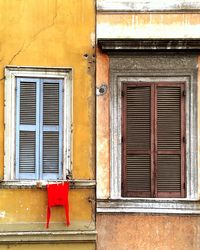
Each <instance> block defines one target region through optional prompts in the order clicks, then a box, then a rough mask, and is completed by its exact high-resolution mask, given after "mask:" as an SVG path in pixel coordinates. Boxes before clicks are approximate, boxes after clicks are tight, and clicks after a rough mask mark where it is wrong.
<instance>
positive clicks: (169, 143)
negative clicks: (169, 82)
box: [157, 86, 181, 150]
mask: <svg viewBox="0 0 200 250" xmlns="http://www.w3.org/2000/svg"><path fill="white" fill-rule="evenodd" d="M180 96H181V88H180V87H170V86H166V87H158V88H157V119H158V121H157V123H158V132H157V136H158V143H157V146H158V150H170V149H172V148H173V149H177V150H178V149H180V147H181V136H180V131H181V109H180V106H181V104H180Z"/></svg>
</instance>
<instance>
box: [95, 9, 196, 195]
mask: <svg viewBox="0 0 200 250" xmlns="http://www.w3.org/2000/svg"><path fill="white" fill-rule="evenodd" d="M96 25H97V39H98V38H167V37H168V38H184V37H189V38H191V37H192V38H195V37H196V38H199V37H200V34H199V32H198V30H200V14H191V13H185V14H158V13H157V14H156V13H146V14H135V13H132V14H131V13H124V14H122V13H121V14H120V13H116V14H114V13H112V14H111V13H105V12H104V13H101V12H99V13H97V24H96ZM108 60H109V58H108V56H107V55H106V54H105V53H102V52H101V51H100V50H97V66H96V67H97V74H96V84H97V86H100V85H101V84H102V83H105V84H107V85H108V90H109V84H110V83H109V63H108ZM109 109H110V106H109V91H108V92H107V93H106V94H105V95H104V96H100V97H97V106H96V110H97V144H96V145H97V183H99V185H97V197H98V198H108V197H109V195H110V190H109V187H110V173H109V168H110V166H109V157H110V155H109V152H110V144H109V130H110V123H109V116H110V113H109ZM102 145H103V146H102ZM199 152H200V150H199ZM102 156H103V157H102Z"/></svg>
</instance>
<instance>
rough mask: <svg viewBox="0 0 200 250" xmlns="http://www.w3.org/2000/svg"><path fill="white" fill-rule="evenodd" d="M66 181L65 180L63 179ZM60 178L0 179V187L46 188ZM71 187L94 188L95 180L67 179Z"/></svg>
mask: <svg viewBox="0 0 200 250" xmlns="http://www.w3.org/2000/svg"><path fill="white" fill-rule="evenodd" d="M63 181H66V180H63ZM61 182H62V180H59V181H56V180H55V181H54V180H52V181H42V180H38V181H25V180H23V181H17V180H15V181H1V182H0V189H12V188H13V189H15V188H19V189H20V188H23V189H34V188H41V189H44V188H46V185H47V184H49V183H61ZM69 182H70V188H71V189H76V188H77V189H80V188H95V186H96V181H95V180H69Z"/></svg>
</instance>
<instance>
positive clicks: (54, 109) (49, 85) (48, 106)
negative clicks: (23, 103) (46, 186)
mask: <svg viewBox="0 0 200 250" xmlns="http://www.w3.org/2000/svg"><path fill="white" fill-rule="evenodd" d="M41 86H42V91H41V95H42V99H43V101H42V105H41V120H42V121H41V126H40V137H41V148H40V159H41V161H40V166H41V167H40V169H41V176H42V178H43V179H59V178H61V177H62V80H55V79H43V80H42V84H41Z"/></svg>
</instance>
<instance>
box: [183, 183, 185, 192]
mask: <svg viewBox="0 0 200 250" xmlns="http://www.w3.org/2000/svg"><path fill="white" fill-rule="evenodd" d="M183 189H184V190H185V182H184V183H183Z"/></svg>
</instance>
